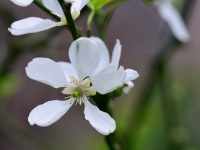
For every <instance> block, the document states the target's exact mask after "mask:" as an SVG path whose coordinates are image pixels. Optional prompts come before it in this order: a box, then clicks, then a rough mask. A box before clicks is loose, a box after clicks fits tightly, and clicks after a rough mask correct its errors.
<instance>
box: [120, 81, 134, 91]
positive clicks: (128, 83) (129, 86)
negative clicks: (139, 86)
mask: <svg viewBox="0 0 200 150" xmlns="http://www.w3.org/2000/svg"><path fill="white" fill-rule="evenodd" d="M125 84H126V86H125V87H123V89H122V90H123V92H124V93H125V94H128V93H129V92H130V90H131V89H132V88H133V87H134V83H133V82H131V81H128V82H126V83H125Z"/></svg>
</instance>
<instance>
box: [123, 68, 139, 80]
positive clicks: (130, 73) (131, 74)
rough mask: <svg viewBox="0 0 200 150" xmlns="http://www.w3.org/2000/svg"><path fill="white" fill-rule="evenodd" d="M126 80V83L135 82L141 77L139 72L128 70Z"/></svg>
mask: <svg viewBox="0 0 200 150" xmlns="http://www.w3.org/2000/svg"><path fill="white" fill-rule="evenodd" d="M125 71H126V78H125V81H124V82H127V81H132V80H135V79H137V78H138V77H139V74H138V72H137V71H135V70H132V69H126V70H125Z"/></svg>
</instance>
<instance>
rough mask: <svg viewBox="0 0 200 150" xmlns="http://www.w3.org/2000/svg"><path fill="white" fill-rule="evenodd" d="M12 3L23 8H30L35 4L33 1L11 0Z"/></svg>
mask: <svg viewBox="0 0 200 150" xmlns="http://www.w3.org/2000/svg"><path fill="white" fill-rule="evenodd" d="M11 1H12V2H13V3H15V4H16V5H18V6H22V7H25V6H28V5H30V4H31V3H32V2H33V0H11Z"/></svg>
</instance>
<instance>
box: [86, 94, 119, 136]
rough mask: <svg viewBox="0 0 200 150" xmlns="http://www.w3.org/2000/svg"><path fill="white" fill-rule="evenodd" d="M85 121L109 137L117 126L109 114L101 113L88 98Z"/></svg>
mask: <svg viewBox="0 0 200 150" xmlns="http://www.w3.org/2000/svg"><path fill="white" fill-rule="evenodd" d="M84 100H85V101H84V104H85V109H84V114H85V119H86V120H88V121H89V122H90V124H91V125H92V126H93V127H94V128H95V129H96V130H97V131H98V132H99V133H101V134H103V135H108V134H110V133H112V132H114V131H115V129H116V124H115V120H114V119H113V118H111V117H110V115H109V114H107V113H105V112H103V111H101V110H99V109H98V107H96V106H94V105H92V104H91V103H90V102H89V101H88V100H87V98H86V97H85V99H84Z"/></svg>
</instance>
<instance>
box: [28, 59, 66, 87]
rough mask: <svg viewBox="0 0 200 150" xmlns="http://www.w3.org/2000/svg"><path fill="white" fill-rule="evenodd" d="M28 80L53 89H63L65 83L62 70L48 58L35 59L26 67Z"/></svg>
mask: <svg viewBox="0 0 200 150" xmlns="http://www.w3.org/2000/svg"><path fill="white" fill-rule="evenodd" d="M26 74H27V76H28V77H29V78H31V79H33V80H36V81H39V82H42V83H45V84H48V85H50V86H52V87H54V88H59V87H64V86H65V85H68V84H69V83H68V82H67V81H66V79H65V76H64V72H63V70H62V68H61V67H60V66H59V65H58V64H57V63H56V62H54V61H53V60H51V59H48V58H35V59H33V60H32V61H31V62H30V63H29V64H28V66H27V67H26Z"/></svg>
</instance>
